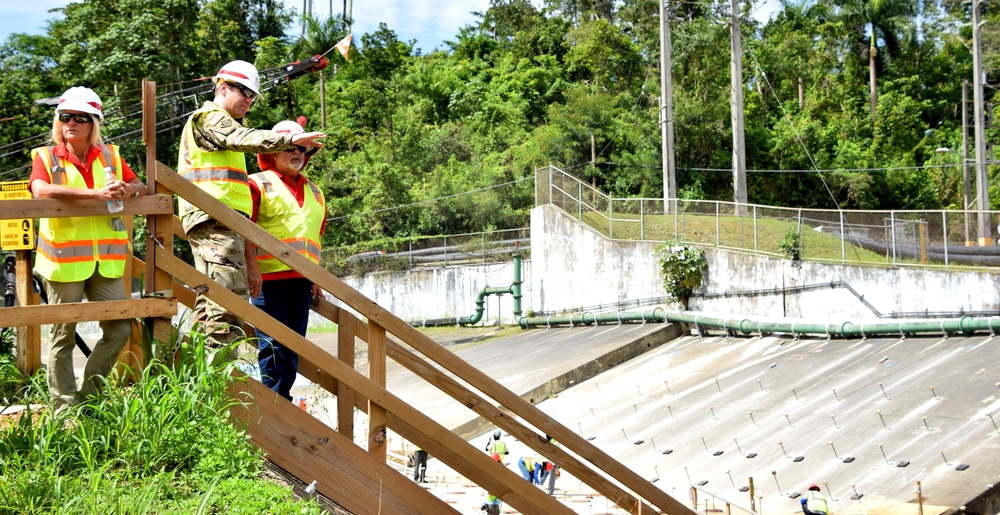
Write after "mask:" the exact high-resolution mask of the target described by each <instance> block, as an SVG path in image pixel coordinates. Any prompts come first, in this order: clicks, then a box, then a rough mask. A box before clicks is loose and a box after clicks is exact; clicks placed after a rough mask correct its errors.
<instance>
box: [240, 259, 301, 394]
mask: <svg viewBox="0 0 1000 515" xmlns="http://www.w3.org/2000/svg"><path fill="white" fill-rule="evenodd" d="M311 304H312V282H311V281H309V279H304V278H294V279H278V280H273V281H264V285H263V286H262V287H261V293H260V296H259V297H257V298H256V299H253V305H254V306H257V307H258V308H260V309H261V310H263V311H264V312H265V313H267V314H268V315H271V316H272V317H273V318H274V319H275V320H277V321H279V322H281V323H283V324H285V325H286V326H288V328H289V329H291V330H293V331H295V332H297V333H299V334H301V335H302V336H305V335H306V327H308V325H309V307H310V305H311ZM257 338H258V340H257V351H258V352H257V361H258V363H259V365H260V381H261V382H262V383H264V386H266V387H268V388H270V389H272V390H274V391H275V392H278V395H281V396H282V397H284V398H286V399H288V400H292V394H291V389H292V383H294V382H295V372H296V370H297V369H298V366H299V355H298V354H296V353H295V352H293V351H292V350H291V349H289V348H288V347H285V346H284V345H282V344H280V343H278V342H276V341H274V339H273V338H271V337H270V336H268V335H267V334H265V333H263V332H262V331H260V330H259V329H258V330H257Z"/></svg>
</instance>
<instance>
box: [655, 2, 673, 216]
mask: <svg viewBox="0 0 1000 515" xmlns="http://www.w3.org/2000/svg"><path fill="white" fill-rule="evenodd" d="M666 3H667V0H660V1H659V4H660V139H661V141H662V143H663V212H664V213H673V212H674V211H676V209H675V205H674V202H675V200H674V199H676V198H677V172H676V169H675V165H674V94H673V77H672V74H671V60H670V22H669V20H668V16H669V14H668V12H667V8H666Z"/></svg>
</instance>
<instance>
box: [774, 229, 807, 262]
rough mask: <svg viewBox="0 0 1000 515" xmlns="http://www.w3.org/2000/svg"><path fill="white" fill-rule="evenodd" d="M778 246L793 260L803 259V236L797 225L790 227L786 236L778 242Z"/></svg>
mask: <svg viewBox="0 0 1000 515" xmlns="http://www.w3.org/2000/svg"><path fill="white" fill-rule="evenodd" d="M778 248H779V249H781V252H783V253H784V254H785V255H786V256H788V259H791V260H792V261H799V260H800V259H802V236H801V235H800V234H799V231H798V229H797V228H795V227H792V228H791V229H789V230H788V232H787V233H785V237H784V238H781V241H779V242H778Z"/></svg>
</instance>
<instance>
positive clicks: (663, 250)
mask: <svg viewBox="0 0 1000 515" xmlns="http://www.w3.org/2000/svg"><path fill="white" fill-rule="evenodd" d="M656 254H657V258H658V259H659V261H660V277H662V278H663V289H664V290H666V292H667V296H668V297H669V298H670V299H671V300H674V301H676V302H680V303H681V304H682V305H683V306H684V309H687V308H688V298H689V297H690V296H691V293H692V292H694V290H696V289H698V288H699V287H701V282H702V278H703V274H704V272H705V270H706V269H707V268H708V262H707V261H705V252H703V251H702V250H701V249H699V248H698V247H692V246H690V245H682V244H680V243H678V242H676V241H668V242H666V243H664V244H662V245H660V246H659V247H658V248H657V249H656Z"/></svg>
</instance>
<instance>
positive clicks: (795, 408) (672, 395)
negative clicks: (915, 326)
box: [389, 324, 1000, 514]
mask: <svg viewBox="0 0 1000 515" xmlns="http://www.w3.org/2000/svg"><path fill="white" fill-rule="evenodd" d="M656 325H657V324H649V325H647V326H639V327H636V326H621V327H615V326H601V327H586V328H573V329H568V328H567V329H550V330H544V329H538V330H531V331H525V332H523V333H519V334H517V335H516V336H513V337H508V338H501V339H495V340H489V341H486V342H482V343H478V344H475V345H472V346H468V347H466V348H461V349H457V350H456V352H457V353H458V354H459V356H461V357H463V358H464V359H467V360H468V361H470V362H471V363H473V364H474V365H476V366H478V367H480V368H482V369H483V370H484V371H487V372H488V373H491V374H493V375H494V376H495V377H497V378H500V379H501V380H502V381H503V380H504V378H509V380H510V381H509V382H511V383H516V388H515V391H525V392H527V391H531V390H533V389H534V388H535V387H537V385H541V384H545V383H547V382H549V380H550V379H551V378H552V377H554V376H556V375H565V374H566V372H567V370H570V369H574V368H577V369H582V368H581V367H582V365H585V364H586V363H587V362H589V361H592V360H594V359H596V357H597V356H603V355H606V354H607V353H608V352H609V351H610V350H611V348H612V347H616V346H624V345H627V344H628V343H629V342H630V341H631V340H634V339H636V338H640V337H647V336H648V335H649V334H652V333H653V332H654V330H655V327H656ZM622 333H627V334H628V337H624V338H622V336H625V335H624V334H622ZM611 341H614V342H615V343H609V342H611ZM609 345H610V347H609ZM998 362H1000V341H997V340H996V339H995V338H991V337H988V336H979V337H973V338H965V337H956V336H953V337H950V338H940V337H937V338H908V339H903V340H900V339H887V338H884V339H876V338H869V339H867V340H832V341H826V340H825V339H820V340H794V339H792V338H790V337H781V336H770V337H765V338H760V337H738V338H726V337H701V338H698V337H693V336H683V337H681V338H676V339H672V340H669V341H665V342H657V343H655V344H652V345H648V347H647V351H646V352H645V353H642V354H641V355H638V356H636V357H634V358H632V359H630V360H628V361H626V362H624V363H622V364H619V365H617V366H613V367H611V368H608V367H607V366H603V367H600V368H598V369H594V370H595V371H596V372H594V373H590V374H587V375H586V376H585V377H584V376H581V377H579V378H578V380H577V381H573V382H572V384H569V383H567V385H568V386H567V387H566V389H563V390H562V391H559V392H558V393H555V392H553V393H552V396H551V397H549V398H548V399H544V398H536V399H535V402H537V403H539V406H540V408H541V409H543V410H544V411H546V412H548V413H550V414H552V415H553V416H554V417H555V418H556V419H558V420H559V421H560V422H562V423H563V424H565V425H566V426H568V427H571V428H578V429H579V430H580V431H581V432H582V433H583V434H584V435H585V436H586V437H593V443H595V444H596V445H598V446H599V447H600V448H602V449H603V450H605V451H606V452H608V453H609V454H611V455H613V456H616V457H617V458H618V459H620V460H621V461H622V462H623V463H625V464H626V465H628V466H629V467H631V468H632V469H634V470H636V471H637V472H639V473H640V474H641V475H643V476H644V477H648V478H650V479H651V480H653V479H656V485H657V486H658V487H660V488H663V489H664V490H665V491H667V492H668V493H671V494H673V495H675V496H676V497H678V498H679V499H682V500H686V499H687V498H688V487H689V485H691V484H699V483H703V485H702V488H704V489H705V490H707V491H710V492H712V493H715V494H717V495H719V496H722V497H724V498H726V499H729V500H732V501H734V502H739V503H742V504H745V505H747V506H749V504H750V501H749V494H748V493H747V492H742V491H740V490H741V489H742V488H743V487H746V486H748V482H749V480H748V478H750V477H752V478H753V480H754V485H755V489H756V495H757V497H758V499H755V501H756V502H757V503H758V506H757V508H758V510H762V511H763V512H767V513H775V512H776V511H777V512H783V513H792V512H796V511H798V510H799V505H798V500H797V499H795V498H791V497H789V496H790V495H794V493H795V492H798V493H803V492H804V491H805V489H806V487H807V486H808V485H809V484H810V483H817V484H820V485H821V486H823V488H824V493H826V494H828V496H830V497H831V499H833V501H832V503H831V504H832V507H833V509H834V511H836V512H840V513H846V512H870V513H887V512H893V511H896V510H902V512H905V513H916V507H915V506H913V505H912V504H911V503H914V502H916V498H917V488H916V482H917V481H920V482H921V484H922V494H923V496H924V501H925V503H926V504H927V507H926V510H925V513H928V514H930V513H935V512H940V511H947V510H949V509H951V510H955V509H958V508H959V507H960V506H962V505H968V510H967V511H968V512H980V513H986V512H989V513H995V512H996V510H995V509H993V510H992V511H990V510H991V508H989V507H988V506H987V505H986V504H984V503H982V502H972V501H973V500H975V499H976V498H979V497H983V498H984V499H986V500H988V499H989V498H990V496H991V494H990V492H991V491H992V488H993V487H992V485H993V484H996V483H997V482H998V480H1000V459H998V458H1000V434H998V433H1000V431H998V428H997V425H995V424H994V419H997V420H996V422H997V424H1000V386H998V382H1000V372H997V371H996V367H995V363H998ZM399 374H401V375H394V372H393V371H391V370H390V372H389V383H390V389H391V388H392V385H393V384H397V385H400V386H402V385H404V384H405V385H407V386H406V387H405V388H404V389H405V390H406V392H405V395H404V396H405V397H408V400H409V401H410V402H412V403H413V404H414V405H416V406H425V405H426V406H427V409H428V410H429V411H433V412H435V414H436V417H438V418H442V419H445V420H451V421H453V422H452V424H451V425H452V427H456V428H458V427H459V426H461V425H462V424H463V422H461V420H462V419H463V417H466V418H467V417H468V415H467V414H465V413H467V410H465V409H464V408H463V407H462V406H455V405H454V404H455V403H451V404H449V403H448V402H446V401H445V400H443V399H438V398H435V397H433V396H429V395H424V394H422V393H420V389H419V388H418V387H417V386H416V385H412V386H413V388H411V387H410V386H411V385H409V384H408V383H409V382H408V380H407V379H406V378H405V372H402V371H401V372H399ZM506 382H507V381H505V383H506ZM535 391H537V390H535ZM438 414H439V415H438ZM991 417H993V418H991ZM478 439H479V438H477V439H476V440H477V441H478ZM639 442H641V443H639ZM668 451H669V452H668ZM513 461H514V462H516V458H514V459H513ZM560 481H561V482H562V484H563V485H565V486H566V488H567V489H568V488H569V485H571V484H573V483H572V481H573V480H572V478H564V479H560ZM824 482H825V483H824ZM700 498H701V499H704V498H705V496H704V494H700ZM931 505H936V506H938V508H934V507H932V506H931Z"/></svg>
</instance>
